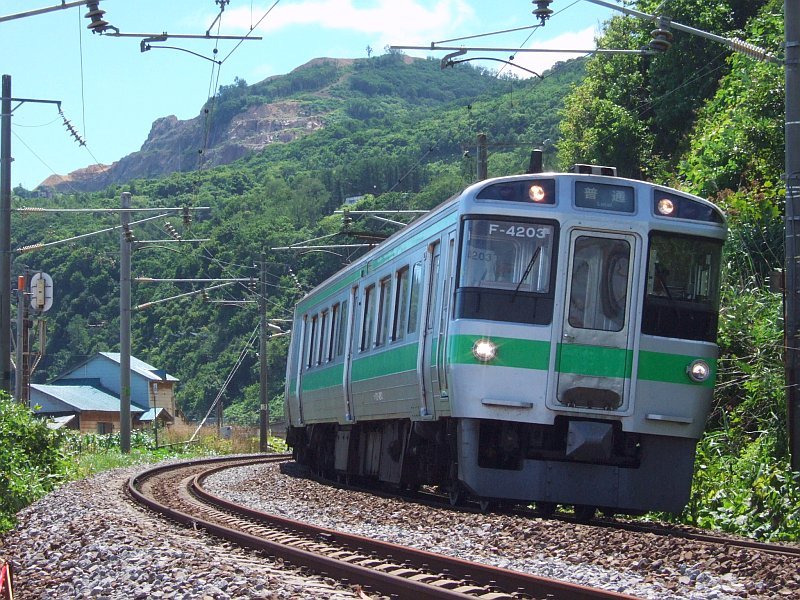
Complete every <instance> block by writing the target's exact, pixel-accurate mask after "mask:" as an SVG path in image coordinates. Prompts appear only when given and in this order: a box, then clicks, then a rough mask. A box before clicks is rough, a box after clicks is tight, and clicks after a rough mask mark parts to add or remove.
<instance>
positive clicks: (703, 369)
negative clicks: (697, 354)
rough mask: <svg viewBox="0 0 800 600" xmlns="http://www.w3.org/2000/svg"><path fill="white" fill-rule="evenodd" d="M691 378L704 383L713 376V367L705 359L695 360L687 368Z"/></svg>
mask: <svg viewBox="0 0 800 600" xmlns="http://www.w3.org/2000/svg"><path fill="white" fill-rule="evenodd" d="M686 374H687V375H688V376H689V379H691V380H692V381H694V382H696V383H702V382H704V381H705V380H706V379H708V378H709V377H710V376H711V367H710V366H708V363H707V362H706V361H704V360H700V359H698V360H693V361H692V362H691V364H690V365H689V366H688V367H687V368H686Z"/></svg>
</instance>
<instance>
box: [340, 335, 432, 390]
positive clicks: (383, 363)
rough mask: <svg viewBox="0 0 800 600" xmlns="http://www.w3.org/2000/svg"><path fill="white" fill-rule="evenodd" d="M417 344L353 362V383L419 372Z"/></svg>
mask: <svg viewBox="0 0 800 600" xmlns="http://www.w3.org/2000/svg"><path fill="white" fill-rule="evenodd" d="M418 348H419V345H418V344H417V343H411V344H405V345H404V346H398V347H397V348H392V349H389V350H385V351H383V352H378V353H376V354H372V355H369V356H364V357H362V358H357V359H356V360H354V361H353V373H352V376H353V381H354V382H355V381H364V380H365V379H372V378H374V377H383V376H384V375H393V374H394V373H403V372H406V371H416V370H417V349H418Z"/></svg>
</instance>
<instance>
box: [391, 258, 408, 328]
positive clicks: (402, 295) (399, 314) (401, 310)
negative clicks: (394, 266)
mask: <svg viewBox="0 0 800 600" xmlns="http://www.w3.org/2000/svg"><path fill="white" fill-rule="evenodd" d="M408 275H409V273H408V267H403V268H402V269H398V271H397V274H396V276H395V277H396V279H397V287H396V288H395V297H394V319H393V321H392V341H395V340H402V339H403V337H404V336H405V324H406V319H407V318H408V283H409V281H408V279H409V277H408Z"/></svg>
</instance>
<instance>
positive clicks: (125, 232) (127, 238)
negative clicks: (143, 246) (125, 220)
mask: <svg viewBox="0 0 800 600" xmlns="http://www.w3.org/2000/svg"><path fill="white" fill-rule="evenodd" d="M122 235H124V236H125V241H126V242H131V243H133V242H135V241H136V236H134V235H133V230H132V229H131V228H130V227H127V226H126V227H125V229H124V230H123V232H122Z"/></svg>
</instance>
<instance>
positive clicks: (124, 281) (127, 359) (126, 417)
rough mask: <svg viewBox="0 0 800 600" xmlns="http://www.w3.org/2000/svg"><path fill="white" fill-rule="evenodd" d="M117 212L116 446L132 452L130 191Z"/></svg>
mask: <svg viewBox="0 0 800 600" xmlns="http://www.w3.org/2000/svg"><path fill="white" fill-rule="evenodd" d="M120 202H121V208H122V210H121V211H120V213H119V219H120V226H121V229H120V235H119V447H120V451H122V452H123V453H124V454H129V453H130V451H131V239H130V238H131V234H130V218H131V215H130V212H129V211H128V210H127V209H129V208H130V207H131V194H130V192H122V196H121V199H120Z"/></svg>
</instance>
